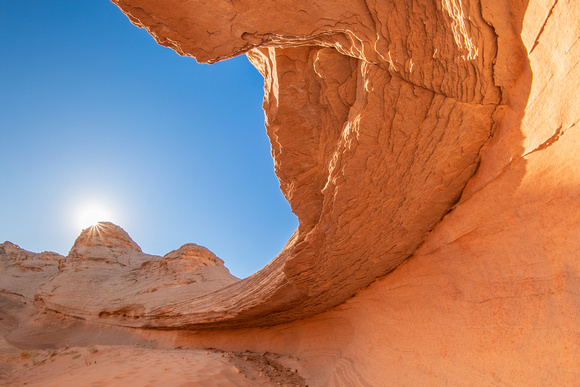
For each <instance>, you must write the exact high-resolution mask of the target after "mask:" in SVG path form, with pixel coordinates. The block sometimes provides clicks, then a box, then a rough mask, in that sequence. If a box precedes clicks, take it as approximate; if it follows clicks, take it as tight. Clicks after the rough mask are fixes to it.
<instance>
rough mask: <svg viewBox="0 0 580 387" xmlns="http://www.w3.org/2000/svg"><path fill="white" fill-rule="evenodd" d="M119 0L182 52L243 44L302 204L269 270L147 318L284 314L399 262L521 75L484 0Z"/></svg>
mask: <svg viewBox="0 0 580 387" xmlns="http://www.w3.org/2000/svg"><path fill="white" fill-rule="evenodd" d="M114 2H115V3H116V4H117V5H118V6H119V7H120V8H121V9H122V10H123V11H124V12H125V13H126V14H127V15H128V16H129V18H130V19H131V21H132V22H133V23H135V24H136V25H138V26H140V27H145V28H147V30H148V31H149V32H150V33H151V34H152V35H153V36H154V37H155V38H156V39H157V41H158V42H159V43H161V44H164V45H166V46H169V47H171V48H173V49H175V50H176V51H177V52H178V53H180V54H182V55H190V56H193V57H195V58H196V59H197V60H198V61H200V62H206V63H213V62H215V61H218V60H223V59H227V58H230V57H232V56H235V55H240V54H243V53H246V54H247V55H248V57H249V59H250V60H251V62H252V63H253V64H254V65H255V66H256V67H257V68H258V70H259V71H260V72H261V73H262V75H263V76H264V80H265V83H264V90H265V97H264V111H265V113H266V127H267V132H268V136H269V138H270V141H271V145H272V156H273V158H274V163H275V169H276V174H277V176H278V177H279V179H280V187H281V189H282V192H283V193H284V195H285V196H286V198H287V199H288V201H289V203H290V205H291V207H292V211H293V212H294V213H295V214H296V215H297V216H298V218H299V227H298V229H297V231H296V233H295V234H294V236H293V237H292V238H291V239H290V241H289V242H288V244H287V246H286V247H285V249H284V250H283V251H282V252H281V254H280V255H279V256H278V257H277V258H276V259H275V260H274V261H273V262H272V263H271V264H270V265H268V266H266V267H265V268H264V269H263V270H262V271H260V272H259V273H257V274H256V275H254V276H251V277H250V278H248V279H245V280H244V281H242V282H241V283H239V284H237V285H235V286H233V287H230V288H228V289H224V290H223V291H220V292H217V293H215V294H212V295H211V296H204V297H202V298H199V299H191V300H171V301H169V302H168V303H167V305H165V306H164V307H163V308H160V309H159V310H158V312H157V317H156V318H155V319H152V320H150V321H146V320H147V319H145V320H143V324H145V325H150V326H159V327H161V326H163V327H172V328H184V327H189V328H191V327H197V328H201V327H211V326H222V327H228V326H229V327H233V326H238V327H241V326H253V325H271V324H278V323H282V322H287V321H292V320H294V319H299V318H304V317H307V316H310V315H313V314H316V313H320V312H322V311H324V310H327V309H329V308H331V307H333V306H336V305H338V304H340V303H342V302H344V301H345V300H346V299H347V298H349V297H351V296H353V295H354V294H355V293H356V291H357V290H359V289H361V288H363V287H365V286H368V285H369V284H370V283H371V282H373V281H374V280H375V279H376V278H378V277H380V276H383V275H385V274H387V273H388V272H390V271H391V270H393V269H394V268H395V267H397V266H398V265H399V264H401V262H403V261H404V260H405V259H407V258H409V257H410V256H411V255H412V254H413V253H414V251H415V250H416V249H417V248H418V247H419V246H420V245H421V244H422V243H423V242H424V240H425V237H426V235H427V234H428V233H429V232H430V230H432V229H433V227H434V226H435V225H436V224H437V223H438V222H439V221H440V220H441V219H442V217H443V216H444V215H445V214H446V213H447V212H448V211H450V209H451V208H452V207H453V205H454V204H455V203H456V202H457V201H458V200H459V198H460V196H461V194H462V192H463V189H464V188H465V186H466V184H467V182H468V181H469V179H470V178H471V177H472V176H473V174H474V173H475V171H476V170H477V168H478V165H479V162H480V150H481V148H482V146H483V145H484V144H485V143H486V141H488V140H489V138H490V137H491V135H492V133H493V131H494V128H495V127H496V121H497V112H498V109H499V107H500V106H502V105H505V104H506V103H507V102H508V101H507V100H506V97H505V96H504V93H502V89H504V88H507V87H509V86H510V85H511V83H512V82H513V78H514V77H513V75H510V74H509V73H506V71H505V66H506V64H505V63H503V62H501V61H499V63H498V57H500V56H501V55H505V54H502V53H500V51H501V50H502V49H503V50H505V51H506V52H507V51H509V52H510V55H513V56H514V57H516V58H520V57H521V56H523V55H524V53H523V51H524V49H523V46H522V44H521V42H517V41H509V42H508V44H506V45H505V46H504V47H503V48H501V47H499V46H498V39H499V38H500V37H499V34H498V32H497V31H498V30H499V29H497V28H496V25H495V24H494V20H493V19H494V18H495V17H496V16H495V15H494V14H491V13H490V14H487V12H486V8H482V5H481V4H479V2H477V1H473V2H463V3H461V2H456V1H443V2H431V1H414V2H411V3H402V2H398V1H385V2H370V3H369V2H364V1H357V2H354V3H352V2H351V3H349V4H348V6H346V7H345V6H342V5H339V6H337V5H336V4H335V2H327V1H316V2H300V3H296V2H294V1H292V2H290V1H282V2H277V3H276V6H275V7H273V6H271V5H269V4H256V3H255V2H251V1H241V2H235V3H231V2H228V1H218V2H214V3H212V4H211V5H209V4H207V3H205V2H199V1H195V0H192V1H182V2H175V4H173V3H172V4H167V3H162V2H157V1H149V0H135V1H125V0H119V1H114ZM502 22H503V21H502ZM506 22H507V23H510V21H509V20H506ZM494 28H496V29H495V30H494ZM501 33H502V32H501V31H500V34H501ZM510 33H511V32H510ZM510 65H511V63H510ZM204 310H205V311H207V312H206V315H204V313H203V311H204ZM226 310H227V313H224V312H223V311H226Z"/></svg>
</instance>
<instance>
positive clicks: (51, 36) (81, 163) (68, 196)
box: [0, 0, 297, 277]
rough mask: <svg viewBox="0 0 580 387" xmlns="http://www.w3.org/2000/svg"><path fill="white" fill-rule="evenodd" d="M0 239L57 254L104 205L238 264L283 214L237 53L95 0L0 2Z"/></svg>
mask: <svg viewBox="0 0 580 387" xmlns="http://www.w3.org/2000/svg"><path fill="white" fill-rule="evenodd" d="M0 33H1V36H2V40H1V41H0V48H1V54H0V55H1V60H0V74H1V75H0V149H1V151H0V241H4V240H9V241H11V242H14V243H16V244H18V245H19V246H20V247H22V248H24V249H26V250H30V251H35V252H40V251H45V250H47V251H56V252H58V253H60V254H63V255H66V254H67V253H68V250H69V249H70V247H71V246H72V244H73V242H74V240H75V238H76V237H77V236H78V234H79V233H80V231H81V229H82V227H81V226H79V222H78V217H79V212H81V211H83V209H86V208H87V206H89V204H90V203H93V204H92V205H93V206H94V205H97V206H101V207H102V208H105V209H106V211H107V212H108V214H109V217H110V218H111V219H110V220H112V221H113V222H115V223H116V224H118V225H120V226H121V227H123V228H124V229H125V230H126V231H127V232H128V233H129V235H131V237H132V238H133V239H134V240H135V242H137V244H139V245H140V246H141V248H142V249H143V251H145V252H147V253H151V254H157V255H164V254H165V253H167V252H169V251H171V250H173V249H176V248H178V247H179V246H181V245H182V244H185V243H188V242H193V243H198V244H201V245H204V246H206V247H208V248H209V249H210V250H212V251H213V252H214V253H216V254H217V255H218V256H219V257H220V258H222V259H224V260H225V261H226V266H227V267H228V268H229V269H230V271H231V272H232V274H234V275H236V276H238V277H245V276H247V275H249V274H251V273H253V272H255V271H257V270H258V269H260V268H261V267H263V266H264V265H265V264H266V263H267V262H268V261H270V260H271V259H272V258H273V257H274V256H275V255H276V254H277V253H278V252H279V251H280V249H281V248H282V247H283V246H284V244H285V243H286V241H287V239H288V238H289V237H290V235H291V234H292V232H293V231H294V229H295V228H296V226H297V220H296V217H295V216H294V215H293V214H292V213H291V211H290V207H289V206H288V203H287V202H286V200H285V199H284V197H283V195H282V194H281V192H280V189H279V183H278V180H277V179H276V176H275V175H274V169H273V162H272V159H271V156H270V145H269V142H268V138H267V136H266V131H265V128H264V114H263V111H262V109H261V104H262V97H263V90H262V87H263V79H262V77H261V75H260V74H259V73H258V72H257V71H256V70H255V69H254V68H253V66H252V65H251V64H250V63H249V62H248V60H247V59H246V57H245V56H242V57H238V58H234V59H232V60H229V61H226V62H222V63H218V64H215V65H211V66H209V65H200V64H197V63H196V62H195V60H194V59H192V58H184V57H180V56H178V55H177V54H176V53H175V52H173V51H171V50H170V49H167V48H165V47H161V46H159V45H157V44H156V43H155V41H154V40H153V38H152V37H151V36H149V34H147V32H146V31H145V30H142V29H138V28H137V27H135V26H133V25H132V24H131V23H130V22H129V20H128V19H127V17H126V16H125V15H123V13H122V12H121V11H120V10H119V9H118V8H117V7H116V6H114V5H113V4H112V3H110V2H109V1H107V0H83V1H79V0H59V1H45V0H36V1H32V0H18V1H11V2H4V4H3V5H2V7H0Z"/></svg>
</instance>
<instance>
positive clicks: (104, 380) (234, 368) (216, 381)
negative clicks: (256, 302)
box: [0, 345, 305, 387]
mask: <svg viewBox="0 0 580 387" xmlns="http://www.w3.org/2000/svg"><path fill="white" fill-rule="evenodd" d="M279 360H280V361H284V363H285V364H286V365H291V364H292V362H293V360H292V358H285V359H281V358H280V357H279V356H277V355H274V354H268V353H265V354H258V353H252V352H243V353H238V352H223V351H219V350H215V349H206V350H197V349H196V350H193V349H180V348H176V349H155V348H144V347H139V346H100V345H96V346H88V347H71V348H63V349H59V350H29V351H25V350H22V351H20V352H18V353H11V354H0V385H2V386H24V385H26V386H43V387H50V386H54V387H56V386H58V387H64V386H75V387H76V386H202V387H203V386H224V387H225V386H241V387H243V386H293V387H295V386H301V387H303V386H305V383H304V379H303V378H302V377H300V376H299V375H298V373H297V372H296V370H295V369H292V368H288V367H285V366H283V365H282V364H281V363H280V361H279Z"/></svg>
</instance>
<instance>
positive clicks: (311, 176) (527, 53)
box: [0, 0, 580, 386]
mask: <svg viewBox="0 0 580 387" xmlns="http://www.w3.org/2000/svg"><path fill="white" fill-rule="evenodd" d="M114 2H115V3H116V4H117V5H118V6H119V7H120V8H121V9H122V10H123V12H125V13H126V14H127V15H128V16H129V18H130V20H131V21H132V22H133V23H134V24H136V25H138V26H140V27H145V28H147V29H148V31H149V32H150V33H151V34H152V35H153V36H154V37H155V38H156V39H157V41H158V42H159V43H160V44H164V45H166V46H169V47H171V48H173V49H175V50H176V51H177V52H178V53H180V54H182V55H190V56H193V57H195V58H196V59H197V60H198V61H200V62H207V63H213V62H215V61H219V60H223V59H227V58H230V57H233V56H235V55H240V54H244V53H245V54H247V55H248V57H249V58H250V60H251V61H252V63H253V64H254V65H255V66H256V67H257V68H258V69H259V71H260V72H261V73H262V74H263V75H264V81H265V83H264V90H265V98H264V111H265V114H266V128H267V132H268V136H269V138H270V141H271V144H272V156H273V158H274V163H275V168H276V173H277V175H278V177H279V180H280V187H281V189H282V192H283V193H284V195H285V196H286V198H287V199H288V201H289V202H290V204H291V207H292V210H293V211H294V212H295V213H296V215H297V216H298V218H299V221H300V224H299V227H298V229H297V230H296V232H295V234H294V235H293V236H292V238H291V239H290V241H289V242H288V244H287V245H286V247H285V248H284V249H283V251H282V252H281V253H280V254H279V256H278V257H276V258H275V259H274V260H273V261H272V262H271V263H270V264H269V265H267V266H266V267H265V268H264V269H262V270H261V271H259V272H258V273H256V274H254V275H252V276H250V277H248V278H246V279H243V280H237V279H235V278H231V276H229V273H227V270H226V269H225V268H224V267H223V265H222V264H221V263H220V261H216V259H217V258H216V259H214V258H213V257H212V255H210V254H211V253H209V252H206V251H205V250H204V251H202V250H200V248H197V247H195V246H192V248H193V250H192V251H195V254H193V253H192V255H196V254H197V255H196V257H198V258H199V259H200V260H201V261H203V262H204V264H202V265H200V264H199V263H198V258H196V260H195V261H194V262H192V263H189V261H188V259H187V258H186V257H187V256H188V254H189V253H188V252H187V251H190V250H188V247H185V248H182V251H181V252H180V251H179V250H178V251H177V252H175V253H171V254H169V255H168V256H166V257H165V258H163V259H162V258H161V257H152V256H147V255H146V254H143V253H142V252H141V251H140V249H139V248H138V246H136V244H134V242H133V243H132V241H131V240H130V238H129V237H128V236H126V234H124V233H121V232H120V231H119V230H118V228H116V226H114V225H103V226H101V227H105V228H107V230H110V231H111V232H110V233H109V232H108V231H107V233H105V236H103V237H99V238H97V239H95V238H93V236H92V234H91V232H90V231H86V230H85V231H86V232H84V235H81V237H79V240H77V244H75V246H76V247H73V249H72V250H71V253H70V254H69V256H68V257H66V258H65V257H59V256H55V255H53V254H48V253H42V254H32V253H28V252H25V251H22V250H20V249H18V248H17V247H16V246H14V245H12V244H10V243H5V244H4V245H2V249H3V250H0V253H2V254H0V255H2V257H3V258H2V259H3V262H4V268H3V270H6V273H8V275H7V277H10V278H11V279H10V280H9V281H7V282H5V283H6V285H3V286H2V288H3V289H4V290H3V296H2V298H1V300H2V302H3V303H2V308H1V309H2V310H3V313H4V314H3V316H5V318H3V321H9V322H10V323H7V324H4V325H3V329H4V330H5V332H6V340H7V342H6V344H5V345H11V346H17V347H22V346H24V345H25V344H26V343H30V342H36V343H37V344H36V345H37V346H38V345H39V344H38V343H40V342H42V343H44V345H46V346H50V345H53V346H58V345H61V344H62V340H63V338H62V337H67V335H68V337H70V340H77V341H76V342H77V344H78V345H84V344H83V343H85V344H86V341H87V339H86V337H88V336H90V335H92V336H90V337H91V339H90V340H93V341H95V342H99V340H102V339H99V337H98V335H97V334H95V333H94V332H99V331H107V332H110V335H112V334H113V333H111V332H114V334H116V335H118V336H117V337H118V338H117V339H116V340H117V342H119V341H123V340H124V342H134V341H139V340H150V341H151V340H152V341H155V342H156V343H158V344H159V343H163V345H167V346H186V347H192V348H205V347H214V348H220V349H222V350H228V351H238V352H242V351H245V350H251V351H254V352H256V353H260V352H276V353H278V354H280V355H294V356H297V357H298V358H300V363H299V365H297V369H298V372H299V374H300V375H301V377H304V378H305V380H306V383H308V384H309V385H315V386H326V385H336V386H353V385H370V386H380V385H437V384H451V385H577V384H578V380H580V329H579V327H580V259H579V254H580V239H579V238H578V237H577V235H579V234H580V211H579V210H578V203H579V200H580V169H579V168H578V163H579V162H580V156H577V152H576V150H577V149H578V147H579V146H580V133H579V132H578V125H577V123H578V122H579V121H580V109H578V106H580V93H578V91H577V90H578V87H579V86H580V66H578V64H579V63H580V5H579V4H578V3H577V2H574V1H565V0H530V1H527V0H518V1H512V2H502V1H499V0H479V1H477V0H441V1H435V2H432V1H425V0H413V1H409V2H401V1H394V0H385V1H350V2H335V1H334V2H331V1H326V0H315V1H310V2H305V1H288V0H282V1H277V2H276V3H275V4H274V3H267V2H266V3H264V2H262V3H258V2H254V1H250V0H236V1H233V2H232V1H225V0H223V1H221V0H218V1H214V2H212V4H208V3H207V2H204V1H199V0H181V1H177V0H175V1H164V2H161V1H158V0H114ZM113 230H114V231H113ZM2 251H3V252H2ZM181 257H183V258H181ZM76 268H78V270H77V269H76ZM106 268H108V269H106ZM188 268H192V269H191V270H189V269H188ZM101 270H109V271H108V272H107V273H108V274H107V275H106V276H102V277H100V274H99V273H101ZM164 270H167V271H164ZM203 270H206V271H207V273H208V274H207V277H206V275H205V274H203V275H201V277H203V281H205V279H206V278H207V281H206V282H203V281H202V280H201V277H200V276H199V274H200V273H202V271H203ZM22 273H25V274H22ZM137 273H138V274H137ZM149 273H156V274H149ZM204 273H205V272H204ZM210 273H211V274H210ZM149 275H153V277H154V278H153V279H149ZM156 275H157V277H156ZM28 276H29V277H28ZM105 277H106V278H105ZM22 278H35V281H34V282H32V281H28V282H26V281H24V280H22ZM195 278H200V280H199V281H198V280H196V282H192V283H189V282H188V281H190V280H192V279H195ZM91 281H97V283H102V284H105V285H106V286H98V285H96V284H95V286H94V287H92V288H91V286H92V285H91ZM99 281H102V282H99ZM132 281H133V282H132ZM139 281H142V282H139ZM180 281H182V282H180ZM72 283H88V285H87V289H83V290H82V292H84V293H83V295H82V296H81V295H80V294H76V295H75V294H74V290H73V289H72V288H71V287H70V286H71V285H70V284H72ZM3 284H4V282H3ZM178 284H179V287H178V286H177V285H178ZM103 288H106V289H107V290H102V289H103ZM10 289H18V290H10ZM113 289H114V290H113ZM152 289H157V290H156V291H152ZM185 289H187V290H185ZM85 294H86V295H85ZM114 294H118V295H119V296H118V297H115V296H114ZM87 295H88V296H87ZM31 300H34V302H32V301H31ZM25 303H26V304H25ZM31 303H33V304H34V305H29V304H31ZM27 313H28V314H27ZM41 313H45V314H44V315H42V314H41ZM55 316H58V319H60V320H58V319H56V317H55ZM70 317H75V318H76V319H71V318H70ZM79 319H81V320H79ZM56 320H58V322H54V321H56ZM26 321H28V322H26ZM103 323H106V325H103ZM47 326H49V327H50V329H49V330H50V331H54V332H57V331H58V332H59V334H60V335H61V336H59V337H57V335H56V334H55V335H53V336H51V337H46V335H45V334H44V333H43V332H46V331H47V328H46V327H47ZM63 327H71V329H68V328H67V330H65V329H64V328H63ZM105 327H106V328H105ZM123 327H134V328H159V329H148V330H144V329H128V328H123ZM73 328H74V329H73ZM215 328H219V329H215ZM169 329H170V330H172V331H169V332H168V331H167V330H169ZM65 331H66V332H67V333H65ZM81 331H82V332H85V333H83V334H81V333H78V332H81ZM75 332H77V333H75ZM86 332H92V333H90V334H89V333H86ZM43 334H44V336H43ZM75 335H76V336H75ZM83 335H84V336H83ZM87 335H88V336H87ZM110 335H109V336H107V337H110ZM83 337H84V338H83ZM43 340H44V341H43ZM83 340H84V341H83Z"/></svg>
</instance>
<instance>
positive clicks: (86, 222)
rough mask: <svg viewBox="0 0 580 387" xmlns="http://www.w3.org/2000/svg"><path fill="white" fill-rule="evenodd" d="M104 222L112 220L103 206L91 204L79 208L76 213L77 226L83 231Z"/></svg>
mask: <svg viewBox="0 0 580 387" xmlns="http://www.w3.org/2000/svg"><path fill="white" fill-rule="evenodd" d="M105 221H109V222H110V221H112V219H111V213H110V212H109V211H108V210H107V209H106V208H104V207H103V206H99V205H95V204H91V205H88V206H85V207H83V208H81V209H80V211H79V212H78V225H79V226H80V227H81V228H83V229H85V228H87V227H90V226H94V225H96V224H97V223H98V222H105Z"/></svg>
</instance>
